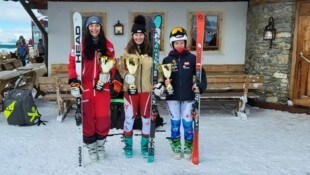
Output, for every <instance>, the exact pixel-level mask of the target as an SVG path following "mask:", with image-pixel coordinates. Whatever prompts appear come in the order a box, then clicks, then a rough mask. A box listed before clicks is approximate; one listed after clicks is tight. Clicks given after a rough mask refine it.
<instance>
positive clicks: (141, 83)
mask: <svg viewBox="0 0 310 175" xmlns="http://www.w3.org/2000/svg"><path fill="white" fill-rule="evenodd" d="M139 56H140V59H142V56H141V55H139ZM140 66H141V69H140V90H141V92H142V69H143V66H142V64H140Z"/></svg>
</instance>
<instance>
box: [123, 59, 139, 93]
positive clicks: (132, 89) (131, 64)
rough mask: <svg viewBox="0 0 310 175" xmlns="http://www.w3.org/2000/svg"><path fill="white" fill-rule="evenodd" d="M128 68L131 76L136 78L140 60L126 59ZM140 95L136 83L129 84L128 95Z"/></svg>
mask: <svg viewBox="0 0 310 175" xmlns="http://www.w3.org/2000/svg"><path fill="white" fill-rule="evenodd" d="M125 63H126V67H127V70H128V72H129V74H130V75H133V76H135V74H136V71H137V68H138V66H139V58H126V59H125ZM137 93H138V90H137V87H136V85H135V83H133V84H129V87H128V94H129V95H135V94H137Z"/></svg>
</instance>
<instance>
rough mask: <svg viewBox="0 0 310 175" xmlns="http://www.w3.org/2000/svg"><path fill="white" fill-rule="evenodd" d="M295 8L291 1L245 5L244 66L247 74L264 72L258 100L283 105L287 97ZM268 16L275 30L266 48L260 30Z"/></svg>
mask: <svg viewBox="0 0 310 175" xmlns="http://www.w3.org/2000/svg"><path fill="white" fill-rule="evenodd" d="M295 11H296V3H295V1H294V0H291V1H290V2H287V0H285V1H282V2H278V3H262V4H255V5H252V6H249V9H248V16H247V20H248V21H247V44H246V61H245V68H246V72H247V73H250V74H260V75H264V78H265V81H264V87H263V89H262V90H261V91H260V92H259V93H260V94H261V95H260V99H259V100H260V101H264V102H271V103H278V104H286V103H287V100H288V98H289V78H290V69H291V56H292V48H293V47H292V46H293V45H292V44H293V33H294V25H295ZM271 16H272V17H273V18H274V27H275V29H276V30H277V31H276V38H275V40H274V41H273V45H272V48H271V49H270V48H269V44H270V43H269V41H264V40H263V32H264V29H265V27H266V26H267V25H268V21H269V17H271Z"/></svg>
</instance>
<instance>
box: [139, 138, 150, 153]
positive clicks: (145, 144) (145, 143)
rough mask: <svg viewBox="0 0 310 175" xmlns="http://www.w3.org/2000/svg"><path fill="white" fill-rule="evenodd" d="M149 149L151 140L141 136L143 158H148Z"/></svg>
mask: <svg viewBox="0 0 310 175" xmlns="http://www.w3.org/2000/svg"><path fill="white" fill-rule="evenodd" d="M148 149H149V138H148V137H144V136H141V154H142V156H143V158H147V156H148Z"/></svg>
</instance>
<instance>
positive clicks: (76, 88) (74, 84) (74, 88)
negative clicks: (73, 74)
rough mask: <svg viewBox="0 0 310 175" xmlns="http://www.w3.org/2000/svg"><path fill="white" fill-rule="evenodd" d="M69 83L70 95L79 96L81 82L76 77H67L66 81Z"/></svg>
mask: <svg viewBox="0 0 310 175" xmlns="http://www.w3.org/2000/svg"><path fill="white" fill-rule="evenodd" d="M68 83H69V84H70V85H71V95H72V96H73V97H76V98H77V97H81V94H82V89H81V82H80V81H79V80H77V79H76V78H72V79H69V82H68Z"/></svg>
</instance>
